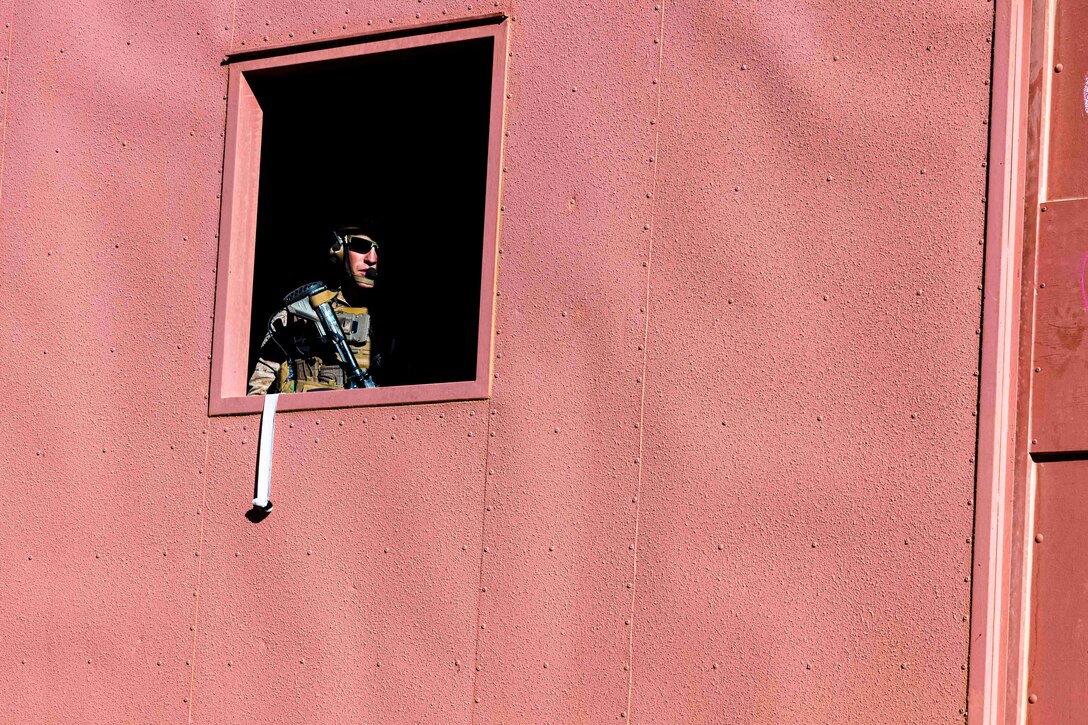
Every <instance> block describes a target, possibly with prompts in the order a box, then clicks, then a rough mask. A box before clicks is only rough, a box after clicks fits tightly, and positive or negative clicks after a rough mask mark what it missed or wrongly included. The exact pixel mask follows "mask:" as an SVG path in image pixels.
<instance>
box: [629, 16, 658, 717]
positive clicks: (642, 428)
mask: <svg viewBox="0 0 1088 725" xmlns="http://www.w3.org/2000/svg"><path fill="white" fill-rule="evenodd" d="M658 7H659V8H660V11H659V15H660V17H659V19H658V28H657V39H658V43H657V71H656V77H657V84H656V85H657V94H656V96H657V97H656V98H655V99H654V115H653V118H652V119H651V120H653V122H654V151H653V153H654V156H653V174H652V180H651V182H650V221H649V224H650V239H649V242H648V248H647V252H646V292H645V295H644V300H645V301H644V303H643V304H644V308H645V310H646V311H645V313H644V314H643V329H642V368H641V376H640V377H641V380H642V383H641V386H642V387H641V390H640V391H639V409H638V476H637V480H636V484H635V535H634V556H633V557H632V562H631V608H630V613H629V615H628V619H629V621H630V623H631V626H630V627H629V628H628V629H629V631H628V633H627V663H626V664H627V665H628V670H627V709H626V713H627V722H629V723H630V722H633V720H634V715H633V713H632V712H631V701H632V699H633V695H634V682H635V662H634V659H635V595H636V593H637V592H638V534H639V521H640V514H641V511H642V474H643V469H644V467H645V460H644V455H643V454H644V449H645V441H646V363H647V359H648V356H649V352H650V280H651V279H653V261H654V234H655V233H656V231H657V226H656V221H657V220H656V211H657V170H658V169H659V168H660V167H661V156H660V150H661V119H660V115H661V95H662V86H663V85H664V84H663V82H662V80H663V79H662V78H661V71H662V69H663V67H664V60H665V0H660V1H659V3H658Z"/></svg>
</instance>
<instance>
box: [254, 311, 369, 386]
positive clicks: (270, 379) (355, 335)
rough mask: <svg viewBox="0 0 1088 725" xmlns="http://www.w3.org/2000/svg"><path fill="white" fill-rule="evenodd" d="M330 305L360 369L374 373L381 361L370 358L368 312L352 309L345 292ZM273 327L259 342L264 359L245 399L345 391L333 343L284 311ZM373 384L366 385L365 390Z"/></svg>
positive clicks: (258, 361)
mask: <svg viewBox="0 0 1088 725" xmlns="http://www.w3.org/2000/svg"><path fill="white" fill-rule="evenodd" d="M329 304H330V305H332V309H333V312H334V313H335V314H336V319H337V320H339V321H340V326H341V329H343V330H344V337H346V338H347V341H348V344H349V345H350V346H351V349H352V352H353V353H354V357H355V360H356V362H357V363H358V364H359V367H360V368H361V369H362V370H364V371H367V372H371V373H374V372H376V371H377V368H378V367H379V364H380V358H381V356H380V355H378V354H376V353H375V354H372V351H373V349H374V346H373V342H372V339H371V338H372V334H371V329H370V315H369V312H368V310H367V308H365V307H351V306H349V305H348V303H347V301H346V300H345V299H344V294H343V292H338V293H337V294H336V297H334V298H333V299H332V300H331V301H330V303H329ZM269 326H270V327H271V328H272V329H271V330H270V331H269V333H268V334H267V335H266V336H265V338H264V341H263V342H262V343H261V350H260V357H259V358H258V359H257V364H256V366H255V367H254V369H253V374H252V375H250V376H249V389H248V391H247V393H246V394H247V395H264V394H266V393H304V392H307V391H310V390H340V389H342V388H343V387H344V368H343V367H341V365H340V362H339V358H337V356H336V352H335V350H334V349H333V346H332V343H331V342H328V341H326V342H322V341H321V339H320V337H319V336H318V332H317V326H316V325H315V324H314V323H313V322H311V321H310V320H307V319H306V318H304V317H299V316H298V315H295V314H294V313H291V312H288V310H287V309H286V308H284V309H281V310H280V311H279V312H277V313H276V314H275V315H274V316H273V317H272V321H271V322H270V323H269ZM372 385H373V383H368V385H367V387H372Z"/></svg>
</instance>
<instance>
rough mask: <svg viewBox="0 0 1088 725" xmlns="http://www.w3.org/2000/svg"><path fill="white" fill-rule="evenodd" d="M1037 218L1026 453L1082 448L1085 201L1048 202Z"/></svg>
mask: <svg viewBox="0 0 1088 725" xmlns="http://www.w3.org/2000/svg"><path fill="white" fill-rule="evenodd" d="M1044 207H1045V208H1046V211H1045V212H1043V213H1041V214H1039V242H1038V247H1037V249H1038V252H1037V260H1036V265H1037V267H1036V279H1037V282H1036V285H1035V287H1036V289H1035V319H1036V325H1035V336H1034V339H1033V351H1032V358H1033V364H1034V368H1033V370H1032V381H1031V382H1032V392H1031V395H1032V407H1031V450H1032V452H1033V453H1040V452H1046V451H1085V450H1088V424H1086V423H1085V421H1086V417H1085V413H1088V356H1086V352H1088V347H1086V346H1085V344H1084V334H1085V332H1086V331H1088V293H1086V291H1085V289H1086V287H1085V286H1086V285H1088V243H1086V242H1085V235H1086V234H1088V203H1086V202H1085V201H1083V200H1074V201H1062V202H1050V203H1048V204H1046V205H1044Z"/></svg>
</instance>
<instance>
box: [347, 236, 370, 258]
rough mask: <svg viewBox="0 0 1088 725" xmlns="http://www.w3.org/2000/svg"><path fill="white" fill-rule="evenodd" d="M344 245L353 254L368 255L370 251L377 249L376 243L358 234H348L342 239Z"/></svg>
mask: <svg viewBox="0 0 1088 725" xmlns="http://www.w3.org/2000/svg"><path fill="white" fill-rule="evenodd" d="M344 245H345V246H347V248H348V249H350V250H351V251H353V252H358V253H359V254H369V253H370V250H371V249H377V248H378V243H377V242H375V241H374V240H373V239H370V238H369V237H364V236H362V235H359V234H349V235H348V236H347V237H345V238H344Z"/></svg>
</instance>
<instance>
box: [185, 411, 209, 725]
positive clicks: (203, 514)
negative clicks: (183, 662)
mask: <svg viewBox="0 0 1088 725" xmlns="http://www.w3.org/2000/svg"><path fill="white" fill-rule="evenodd" d="M208 437H209V434H208V433H207V432H205V434H204V466H203V467H202V468H201V471H203V473H202V474H201V486H200V512H199V514H200V534H199V538H198V540H197V547H196V552H197V556H196V589H195V592H196V605H195V606H194V608H193V647H192V653H191V655H190V657H189V696H188V700H189V708H188V720H187V722H188V723H189V725H192V723H193V689H194V686H195V683H196V652H197V635H198V634H199V627H200V583H201V578H202V575H203V573H204V557H203V556H202V554H203V553H204V520H205V519H206V518H208V513H207V511H206V510H205V505H204V504H205V502H206V501H207V498H208Z"/></svg>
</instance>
